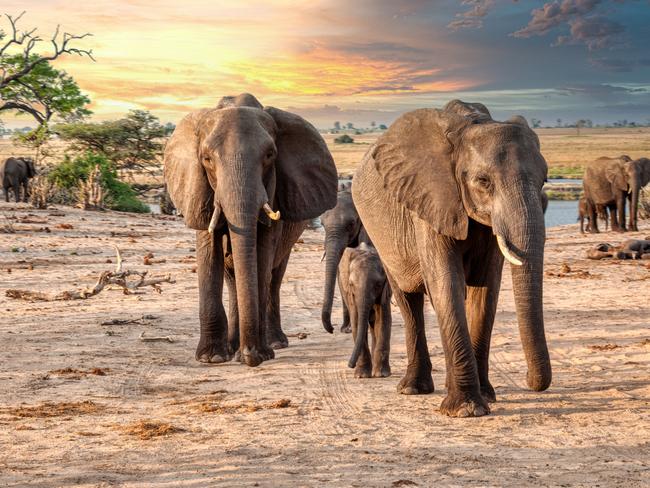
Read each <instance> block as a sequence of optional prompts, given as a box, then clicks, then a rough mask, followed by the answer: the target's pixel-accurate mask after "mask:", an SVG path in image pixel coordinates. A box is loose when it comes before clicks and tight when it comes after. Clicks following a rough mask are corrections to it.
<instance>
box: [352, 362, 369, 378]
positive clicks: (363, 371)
mask: <svg viewBox="0 0 650 488" xmlns="http://www.w3.org/2000/svg"><path fill="white" fill-rule="evenodd" d="M354 377H355V378H372V373H371V371H370V365H369V364H361V365H357V367H356V368H354Z"/></svg>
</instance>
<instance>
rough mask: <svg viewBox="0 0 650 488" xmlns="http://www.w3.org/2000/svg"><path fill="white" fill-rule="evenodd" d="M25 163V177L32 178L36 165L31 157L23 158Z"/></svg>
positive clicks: (34, 174)
mask: <svg viewBox="0 0 650 488" xmlns="http://www.w3.org/2000/svg"><path fill="white" fill-rule="evenodd" d="M23 161H24V162H25V165H26V166H27V178H33V177H34V176H36V165H35V164H34V160H33V159H32V158H23Z"/></svg>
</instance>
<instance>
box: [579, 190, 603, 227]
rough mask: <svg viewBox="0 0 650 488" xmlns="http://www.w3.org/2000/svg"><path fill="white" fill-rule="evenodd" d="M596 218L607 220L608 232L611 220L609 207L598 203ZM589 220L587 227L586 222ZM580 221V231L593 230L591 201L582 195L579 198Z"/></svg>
mask: <svg viewBox="0 0 650 488" xmlns="http://www.w3.org/2000/svg"><path fill="white" fill-rule="evenodd" d="M596 218H600V219H602V220H604V221H605V232H607V224H608V222H609V220H608V216H607V207H606V206H604V205H596ZM585 219H586V220H587V226H586V227H585V225H584V222H585ZM578 221H579V222H580V233H581V234H584V233H585V230H586V231H587V232H590V230H591V203H590V202H589V200H587V197H585V196H584V195H582V196H581V197H580V199H579V200H578Z"/></svg>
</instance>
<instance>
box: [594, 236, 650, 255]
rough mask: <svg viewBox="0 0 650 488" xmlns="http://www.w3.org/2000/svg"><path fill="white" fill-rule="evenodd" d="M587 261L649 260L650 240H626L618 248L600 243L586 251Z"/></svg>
mask: <svg viewBox="0 0 650 488" xmlns="http://www.w3.org/2000/svg"><path fill="white" fill-rule="evenodd" d="M587 258H589V259H597V260H598V259H607V258H614V259H650V240H649V239H648V237H646V238H645V239H628V240H627V241H624V242H623V243H622V244H621V245H620V246H612V245H611V244H608V243H606V242H603V243H600V244H598V245H596V246H595V247H593V248H592V249H590V250H589V251H587Z"/></svg>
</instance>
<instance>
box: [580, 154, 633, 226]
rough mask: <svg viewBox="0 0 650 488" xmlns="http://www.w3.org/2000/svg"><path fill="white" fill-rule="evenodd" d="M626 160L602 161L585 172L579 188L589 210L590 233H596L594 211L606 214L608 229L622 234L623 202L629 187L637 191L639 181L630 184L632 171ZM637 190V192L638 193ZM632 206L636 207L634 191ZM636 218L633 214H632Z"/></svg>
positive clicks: (602, 159)
mask: <svg viewBox="0 0 650 488" xmlns="http://www.w3.org/2000/svg"><path fill="white" fill-rule="evenodd" d="M631 162H632V160H631V159H630V157H629V156H626V155H621V156H619V157H617V158H608V157H602V158H598V159H597V160H595V161H593V162H592V163H590V164H589V165H588V166H587V168H586V169H585V174H584V178H583V180H582V186H583V189H584V194H585V198H586V199H587V201H588V208H589V222H590V225H589V232H591V233H598V232H600V231H599V230H598V221H597V220H596V219H597V215H596V213H597V211H598V210H599V209H606V210H603V211H607V210H609V214H610V216H611V221H612V222H611V228H612V230H613V231H615V232H625V230H626V228H625V201H626V198H627V196H628V189H629V188H631V185H632V184H633V185H635V187H638V185H639V183H640V180H639V181H637V182H632V181H631V179H632V178H633V175H634V173H635V168H634V167H633V166H630V165H629V164H628V163H631ZM638 190H640V188H639V189H638ZM633 193H634V194H636V197H634V203H635V205H636V204H638V191H637V190H634V191H633ZM634 218H636V210H635V211H634Z"/></svg>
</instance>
